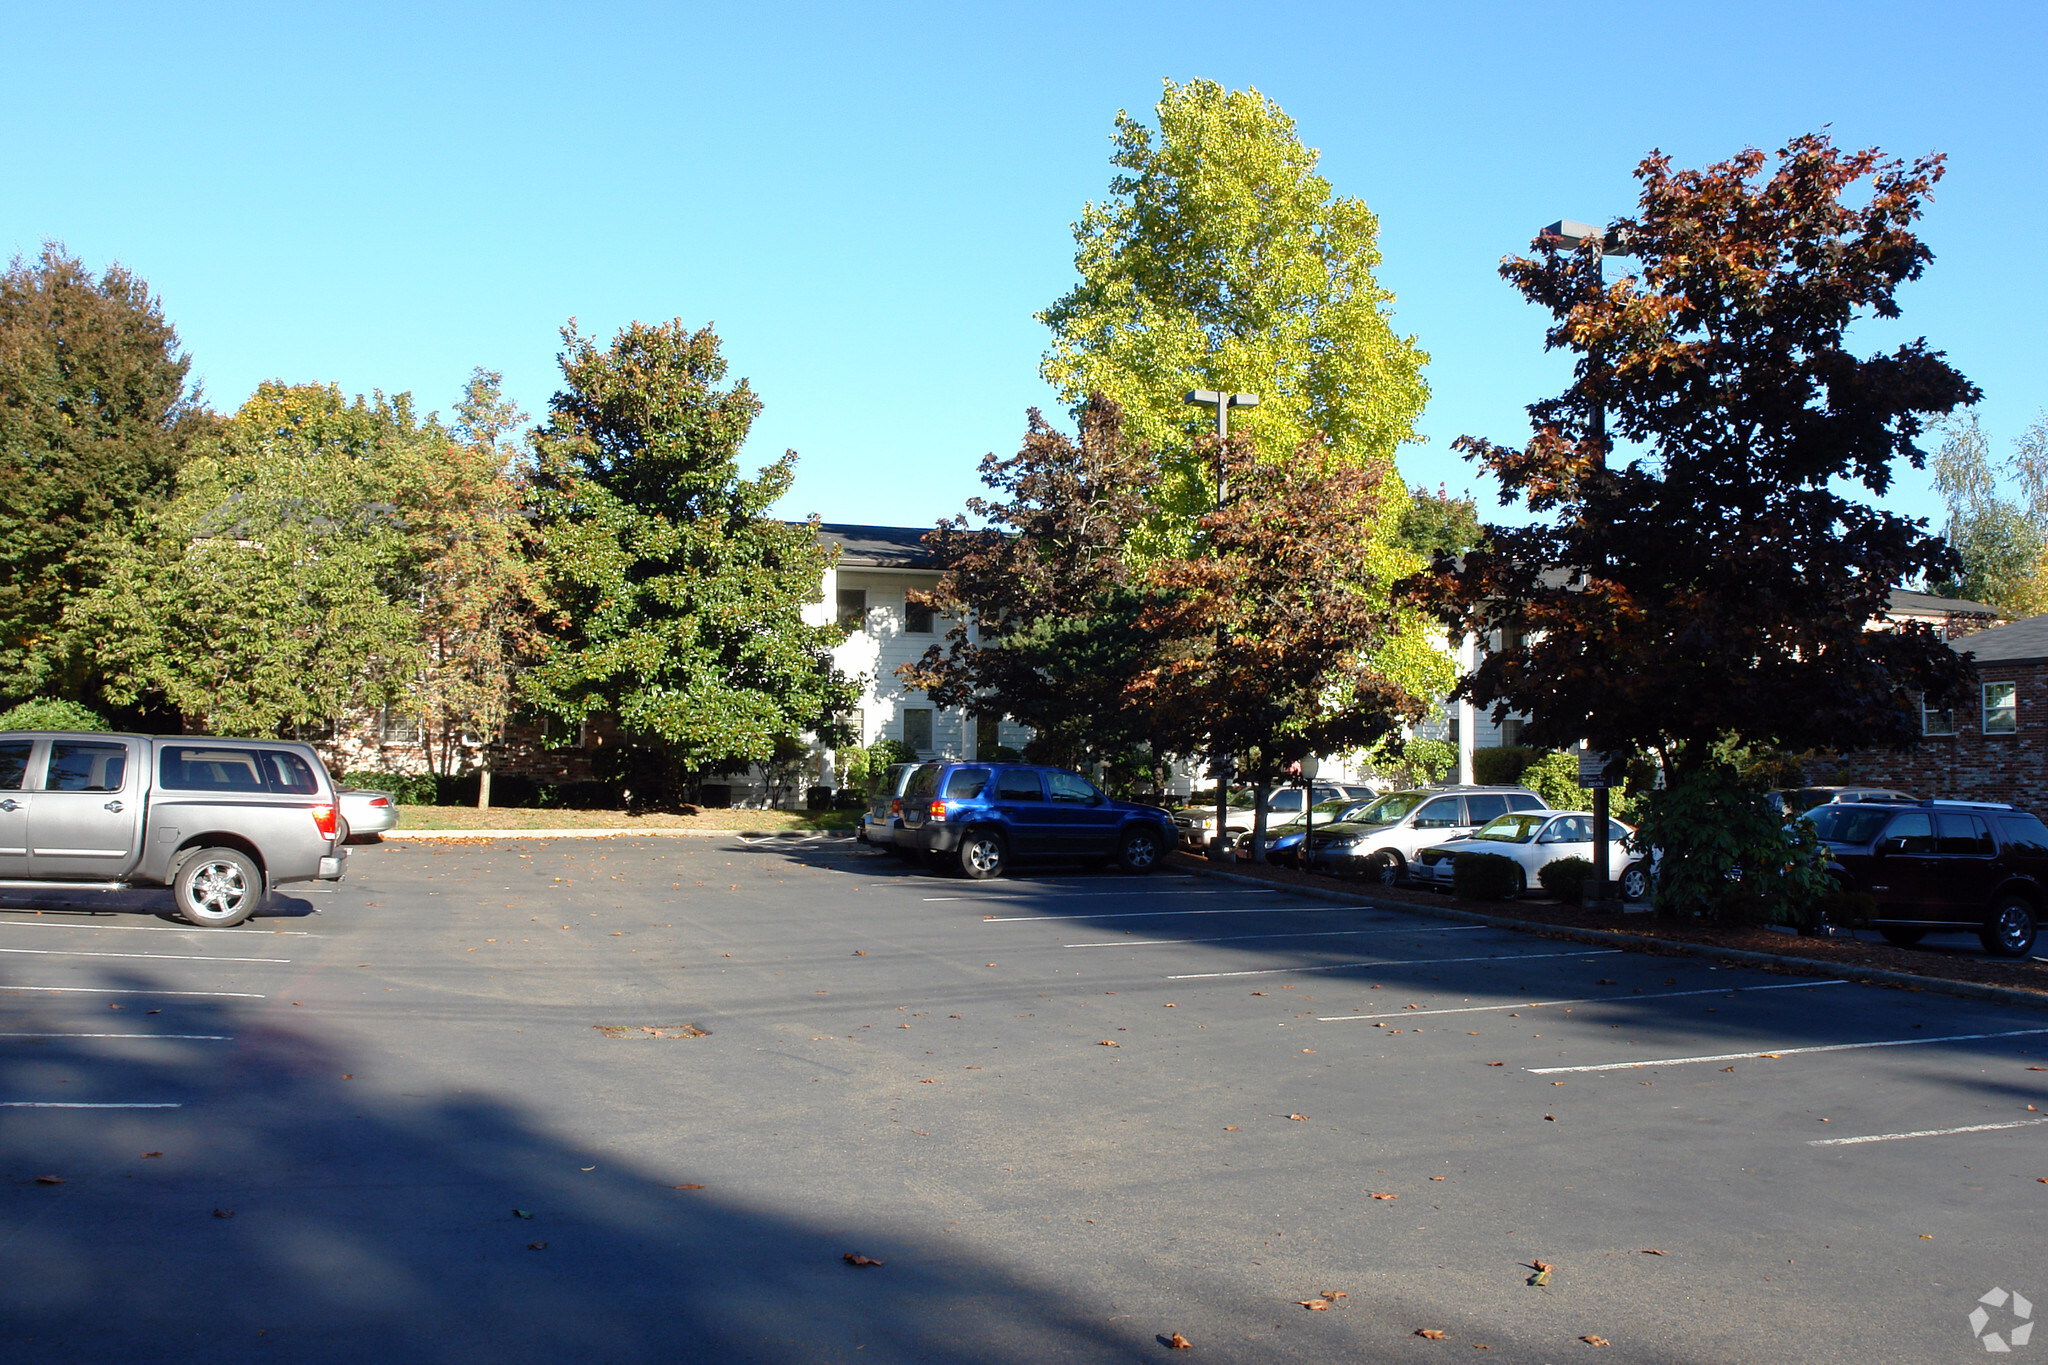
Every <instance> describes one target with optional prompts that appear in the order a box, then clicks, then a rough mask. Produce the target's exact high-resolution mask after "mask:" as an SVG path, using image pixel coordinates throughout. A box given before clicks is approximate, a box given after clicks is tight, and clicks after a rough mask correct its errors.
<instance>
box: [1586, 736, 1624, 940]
mask: <svg viewBox="0 0 2048 1365" xmlns="http://www.w3.org/2000/svg"><path fill="white" fill-rule="evenodd" d="M1623 757H1624V755H1621V754H1617V753H1614V752H1612V751H1610V750H1605V749H1595V748H1592V747H1590V746H1589V745H1588V744H1587V743H1586V741H1584V740H1580V741H1579V785H1580V786H1581V787H1584V788H1586V789H1588V790H1589V791H1591V792H1592V793H1593V882H1592V899H1593V901H1594V903H1596V904H1599V905H1605V904H1606V903H1607V902H1608V900H1609V899H1610V895H1609V890H1610V887H1611V886H1612V880H1611V878H1612V872H1613V867H1614V863H1613V860H1612V858H1611V857H1610V855H1609V851H1608V845H1607V832H1608V831H1607V820H1608V812H1609V811H1610V810H1611V809H1612V803H1611V799H1610V798H1609V796H1608V794H1607V793H1608V788H1609V787H1610V786H1611V785H1612V784H1611V781H1610V778H1609V773H1610V772H1611V771H1612V770H1613V769H1614V768H1616V767H1617V766H1619V763H1620V760H1621V759H1622V758H1623Z"/></svg>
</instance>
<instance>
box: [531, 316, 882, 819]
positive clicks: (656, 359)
mask: <svg viewBox="0 0 2048 1365" xmlns="http://www.w3.org/2000/svg"><path fill="white" fill-rule="evenodd" d="M562 340H563V345H564V349H563V352H562V356H561V366H562V376H563V380H564V387H563V389H562V390H561V392H559V393H557V394H556V395H555V397H554V400H553V402H552V404H551V405H550V407H551V411H550V416H549V420H548V421H547V423H546V424H545V425H544V426H543V427H541V428H540V429H539V430H538V431H537V432H536V433H535V434H534V436H533V448H534V452H535V456H536V459H537V468H536V472H535V482H536V491H537V505H538V508H539V511H540V515H541V528H542V533H543V535H544V537H545V546H546V548H545V564H546V586H547V588H548V590H549V593H550V596H551V599H552V601H553V604H554V608H553V609H554V618H553V634H554V635H555V637H556V638H555V640H554V643H553V646H552V648H551V649H550V650H549V652H548V655H547V657H546V658H545V659H544V660H543V661H542V662H541V663H539V664H538V665H537V666H535V667H534V669H533V670H532V671H531V672H529V673H527V674H526V675H525V677H524V679H523V680H522V685H523V687H524V688H525V689H526V691H527V694H528V695H529V696H530V697H531V698H532V699H533V700H534V701H535V702H537V703H538V704H540V705H541V706H543V707H545V708H547V709H549V710H551V711H553V712H555V713H556V714H558V715H561V716H563V717H565V718H567V719H571V720H577V719H584V718H589V717H594V716H601V715H610V716H612V717H615V718H616V719H617V721H618V723H619V726H620V728H621V729H622V730H623V732H624V737H625V738H626V740H627V741H628V744H629V746H630V748H629V750H628V755H627V759H626V760H625V766H624V768H623V770H622V771H621V772H620V775H621V776H624V777H626V778H627V780H628V781H630V782H631V783H632V785H633V791H634V794H635V800H636V801H639V802H649V801H653V802H666V801H673V800H676V799H679V798H680V796H681V795H682V793H683V792H684V790H685V789H686V788H687V787H688V785H689V784H690V781H691V780H692V778H693V777H694V775H696V774H699V773H702V772H705V771H711V770H730V769H733V768H737V767H740V766H744V765H746V764H749V763H759V764H767V763H770V762H772V761H775V760H776V757H777V753H778V745H780V746H782V751H783V752H787V749H788V746H789V745H791V744H792V743H795V742H798V741H800V740H801V739H802V738H803V737H804V735H805V734H806V733H807V732H814V733H817V734H819V735H820V736H823V737H827V738H835V739H836V738H844V737H846V736H845V735H844V734H843V726H842V725H841V723H840V722H839V720H838V719H837V718H838V717H840V716H842V715H843V714H845V713H846V712H847V711H849V710H850V709H851V707H852V706H853V704H854V702H855V700H856V698H857V692H856V689H855V687H854V686H853V684H852V683H851V682H850V681H849V680H848V679H847V678H846V677H844V676H843V675H842V674H841V673H840V672H839V671H838V669H837V668H836V667H834V665H833V663H832V657H831V653H830V650H831V647H832V646H833V645H834V644H835V643H837V642H838V640H839V639H841V638H842V632H840V631H839V629H838V628H837V627H834V626H827V625H812V624H809V623H807V622H806V621H805V620H804V608H805V607H806V606H807V605H809V604H810V603H813V602H815V601H817V600H818V599H819V593H820V590H821V589H820V584H821V583H822V581H823V574H824V570H825V569H826V567H827V566H828V563H829V560H828V557H827V555H826V553H825V551H824V550H823V549H822V548H821V547H820V546H819V544H818V539H817V532H816V529H815V520H814V521H813V522H811V523H808V524H802V523H800V524H797V525H791V524H789V523H787V522H783V521H779V520H776V519H774V518H772V517H770V516H768V515H767V511H768V508H769V507H770V506H771V505H772V504H773V503H774V502H775V500H776V499H777V498H779V497H781V496H782V495H783V494H784V493H785V492H787V491H788V489H789V486H790V483H791V480H792V478H793V477H794V470H795V466H796V452H794V451H787V452H785V453H784V454H783V455H782V457H781V458H780V459H778V460H776V461H774V462H773V463H772V464H769V465H768V466H767V467H765V468H764V469H762V470H761V471H760V473H759V474H757V475H756V476H754V477H753V478H743V477H741V475H740V471H739V453H740V446H741V443H742V442H744V441H745V439H746V435H747V430H748V428H749V426H750V425H751V424H752V422H753V420H754V417H755V415H756V414H757V413H758V412H759V411H760V407H761V405H760V402H759V400H758V399H756V398H755V396H754V393H753V390H752V389H751V388H750V387H748V385H747V383H746V381H745V380H741V381H740V382H739V383H737V384H734V385H733V386H731V387H730V388H726V389H720V388H719V387H717V386H718V384H719V383H720V382H721V381H722V380H723V379H724V377H725V371H726V362H725V359H724V357H723V356H721V355H720V354H719V349H718V338H717V336H715V335H714V334H713V332H712V331H711V329H710V328H709V327H706V328H704V329H702V330H700V331H697V332H691V331H689V330H688V329H687V328H685V327H684V326H683V324H682V323H681V322H680V321H677V322H671V323H665V324H662V325H659V326H647V325H643V324H640V323H634V324H633V325H632V326H630V327H628V328H626V329H625V330H624V331H622V332H620V333H619V335H618V336H617V337H616V338H614V340H613V341H612V343H611V344H610V345H609V346H608V347H605V348H603V349H600V348H599V347H598V346H597V345H596V344H595V343H594V342H593V341H592V340H590V339H588V338H586V337H584V336H582V335H580V334H579V333H578V332H577V331H576V328H575V325H574V324H573V323H572V324H571V325H570V326H568V327H566V328H564V329H563V332H562Z"/></svg>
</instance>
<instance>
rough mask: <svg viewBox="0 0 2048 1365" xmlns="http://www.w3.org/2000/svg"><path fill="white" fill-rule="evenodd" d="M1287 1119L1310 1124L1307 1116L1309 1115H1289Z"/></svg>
mask: <svg viewBox="0 0 2048 1365" xmlns="http://www.w3.org/2000/svg"><path fill="white" fill-rule="evenodd" d="M1287 1117H1288V1118H1290V1119H1293V1120H1294V1121H1295V1122H1296V1123H1307V1122H1308V1115H1307V1114H1289V1115H1288V1116H1287Z"/></svg>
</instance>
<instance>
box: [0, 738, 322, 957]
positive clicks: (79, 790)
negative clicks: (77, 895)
mask: <svg viewBox="0 0 2048 1365" xmlns="http://www.w3.org/2000/svg"><path fill="white" fill-rule="evenodd" d="M340 835H341V823H340V816H339V814H338V812H337V810H336V808H335V797H334V784H333V781H332V779H330V778H329V777H328V775H327V769H326V767H325V766H324V765H323V764H322V763H321V762H320V756H319V755H318V754H317V753H315V752H314V751H313V750H312V748H311V747H310V746H308V745H304V744H292V743H286V742H284V741H281V740H260V739H195V738H192V737H190V736H180V737H177V738H155V737H152V736H149V735H123V734H99V733H91V734H86V733H67V732H62V731H46V732H34V731H30V732H21V733H9V734H4V735H0V888H4V887H8V886H15V887H23V888H30V887H40V888H49V887H59V886H95V887H107V888H125V887H130V886H168V887H170V888H171V893H172V896H173V898H174V899H175V901H176V902H177V906H178V913H179V914H181V915H183V916H184V917H185V918H186V919H187V920H188V921H190V922H191V923H193V924H197V925H201V926H204V927H208V928H225V927H227V926H229V925H233V924H240V923H241V922H242V921H243V920H245V919H247V918H248V917H249V916H250V914H252V913H253V912H254V911H255V910H256V908H257V907H258V906H260V905H261V904H262V903H263V899H264V897H265V896H266V895H268V894H269V891H270V888H271V887H274V886H281V885H283V884H285V883H288V882H303V881H315V880H318V881H339V880H341V876H342V872H343V870H344V868H345V867H346V865H347V862H348V851H347V850H346V849H345V848H343V847H342V846H341V837H340Z"/></svg>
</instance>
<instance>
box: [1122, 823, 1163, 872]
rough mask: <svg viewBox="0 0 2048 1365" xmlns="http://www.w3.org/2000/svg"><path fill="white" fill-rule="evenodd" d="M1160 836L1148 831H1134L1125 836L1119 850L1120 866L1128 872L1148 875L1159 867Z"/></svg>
mask: <svg viewBox="0 0 2048 1365" xmlns="http://www.w3.org/2000/svg"><path fill="white" fill-rule="evenodd" d="M1160 852H1161V849H1160V841H1159V836H1158V835H1156V834H1153V833H1151V832H1149V831H1147V830H1142V829H1134V830H1132V831H1131V832H1130V833H1129V834H1126V835H1125V836H1124V841H1123V843H1122V844H1121V845H1120V846H1119V847H1118V848H1117V853H1116V860H1117V864H1118V866H1120V867H1122V868H1123V870H1124V871H1126V872H1137V873H1146V872H1150V871H1151V870H1152V869H1153V868H1155V867H1157V866H1159V855H1160Z"/></svg>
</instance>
